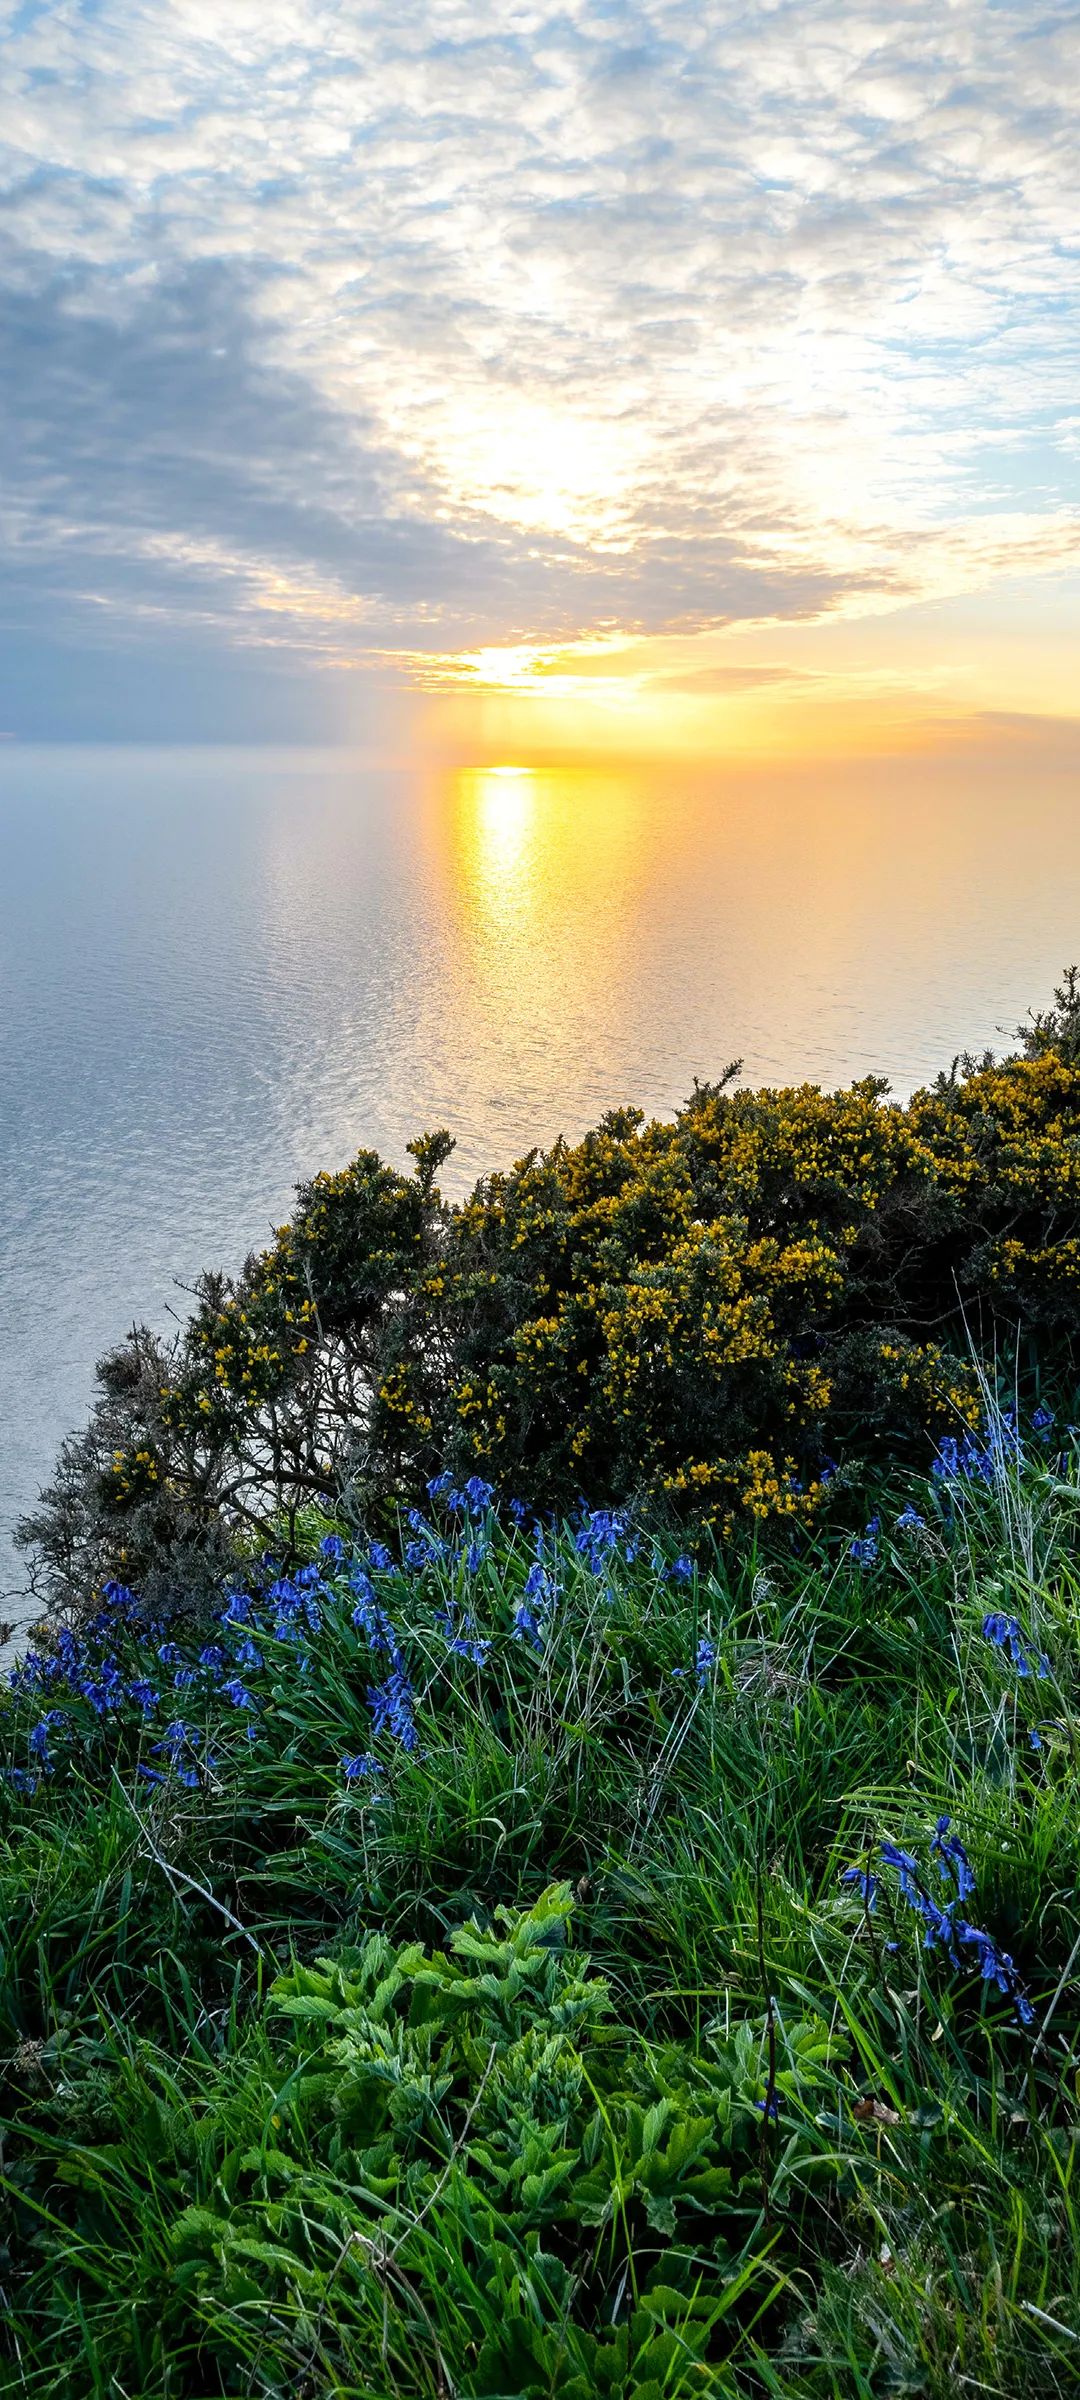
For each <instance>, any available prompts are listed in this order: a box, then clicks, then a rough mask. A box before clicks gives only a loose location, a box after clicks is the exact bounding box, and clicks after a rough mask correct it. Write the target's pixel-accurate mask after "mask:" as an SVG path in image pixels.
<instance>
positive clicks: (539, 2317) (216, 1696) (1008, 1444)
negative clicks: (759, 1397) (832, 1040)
mask: <svg viewBox="0 0 1080 2400" xmlns="http://www.w3.org/2000/svg"><path fill="white" fill-rule="evenodd" d="M519 1513H520V1512H519ZM1078 1516H1080V1492H1078V1489H1077V1478H1076V1469H1075V1459H1074V1457H1073V1454H1072V1452H1071V1451H1070V1453H1069V1455H1068V1457H1061V1456H1058V1454H1057V1449H1056V1444H1054V1445H1053V1448H1052V1449H1051V1447H1050V1445H1049V1443H1048V1442H1046V1443H1044V1445H1043V1447H1042V1448H1040V1446H1039V1444H1038V1442H1037V1441H1034V1442H1032V1443H1031V1444H1030V1445H1029V1451H1028V1455H1027V1456H1024V1455H1022V1454H1021V1451H1020V1448H1019V1444H1018V1443H1017V1442H1016V1441H1015V1440H1013V1439H1012V1438H1011V1437H1010V1436H1009V1435H1008V1432H1007V1430H1006V1432H1005V1433H1004V1434H1003V1433H1002V1429H1001V1427H1000V1425H999V1427H998V1429H997V1433H996V1435H995V1436H994V1438H992V1439H991V1438H988V1439H987V1440H986V1442H985V1443H984V1446H983V1447H982V1448H981V1450H980V1449H978V1448H977V1447H976V1446H975V1445H972V1444H969V1445H968V1446H967V1448H966V1450H965V1451H964V1453H963V1454H959V1455H957V1456H955V1457H953V1458H952V1459H951V1460H947V1461H946V1471H944V1472H939V1474H938V1476H937V1477H936V1479H935V1480H934V1481H933V1482H932V1483H930V1484H928V1485H924V1486H922V1487H920V1488H917V1489H913V1488H910V1487H909V1488H907V1489H905V1490H904V1491H902V1492H900V1493H899V1494H897V1493H895V1492H891V1493H885V1494H883V1496H882V1498H881V1500H880V1503H879V1519H880V1522H879V1523H878V1524H877V1525H876V1526H872V1527H871V1528H869V1529H868V1530H867V1532H866V1534H865V1535H862V1536H860V1537H859V1539H858V1540H857V1541H856V1543H855V1544H854V1545H850V1546H849V1543H848V1542H847V1540H843V1541H841V1540H840V1539H839V1537H836V1536H833V1537H832V1538H831V1540H830V1539H829V1538H827V1537H826V1536H825V1535H817V1536H815V1537H814V1538H813V1539H812V1540H811V1539H805V1540H804V1541H803V1546H802V1547H801V1548H797V1547H795V1546H789V1547H788V1548H786V1549H784V1550H778V1551H776V1553H775V1555H772V1556H770V1557H769V1558H768V1559H767V1560H766V1559H764V1558H763V1557H762V1556H758V1555H756V1554H754V1553H753V1552H751V1553H749V1554H742V1555H740V1556H738V1557H736V1556H734V1554H729V1553H727V1552H725V1551H723V1550H721V1549H713V1548H711V1547H705V1548H703V1549H702V1552H701V1554H700V1555H699V1556H698V1558H697V1559H696V1560H695V1561H694V1562H693V1563H692V1562H691V1561H690V1560H689V1559H685V1558H676V1557H675V1556H674V1555H673V1553H672V1548H671V1545H670V1544H667V1545H665V1544H664V1543H662V1542H660V1541H654V1540H653V1539H652V1538H651V1537H650V1535H649V1534H648V1532H647V1530H642V1529H641V1528H640V1527H638V1528H635V1527H634V1526H633V1525H632V1524H630V1523H629V1522H628V1521H627V1520H626V1519H625V1518H620V1517H611V1516H607V1515H604V1514H602V1513H601V1514H599V1515H594V1516H591V1517H588V1518H586V1517H581V1518H579V1519H578V1520H576V1521H575V1522H574V1523H572V1524H570V1525H567V1526H565V1527H563V1528H562V1529H553V1528H551V1527H546V1526H535V1525H534V1524H533V1523H532V1522H531V1521H529V1520H526V1519H524V1517H523V1516H522V1518H521V1521H519V1522H514V1521H512V1520H511V1519H509V1518H507V1517H505V1516H504V1517H502V1518H500V1517H499V1516H498V1515H497V1514H495V1513H494V1512H493V1509H492V1507H491V1505H490V1498H489V1495H488V1494H487V1493H486V1491H485V1489H484V1487H482V1486H479V1485H474V1486H472V1487H466V1490H465V1491H464V1492H461V1493H457V1492H455V1491H453V1490H452V1489H447V1486H446V1480H445V1479H443V1480H442V1482H441V1485H440V1486H439V1487H437V1488H436V1490H435V1491H434V1493H433V1497H432V1505H431V1508H430V1511H429V1512H427V1513H426V1514H425V1516H424V1518H423V1519H421V1518H419V1517H416V1518H414V1520H413V1521H412V1522H410V1523H408V1524H406V1525H404V1526H403V1527H402V1533H401V1544H400V1546H399V1547H398V1549H397V1550H396V1551H395V1553H394V1555H393V1556H391V1555H390V1554H389V1553H388V1552H386V1551H383V1550H382V1549H381V1548H380V1546H379V1545H378V1544H377V1543H376V1544H373V1545H371V1546H370V1547H367V1546H360V1547H358V1546H357V1544H356V1542H355V1540H354V1539H353V1537H352V1536H351V1535H349V1534H348V1532H347V1531H346V1529H345V1528H344V1527H342V1528H340V1529H336V1528H334V1527H332V1526H330V1525H329V1524H328V1522H327V1520H326V1519H324V1518H322V1519H321V1518H318V1517H316V1516H315V1515H314V1514H312V1515H311V1516H310V1517H308V1518H307V1519H305V1520H303V1521H302V1523H301V1526H300V1536H299V1539H300V1560H301V1562H302V1561H303V1559H305V1558H306V1559H307V1560H308V1562H309V1563H308V1565H307V1568H306V1569H305V1568H304V1567H303V1564H302V1563H301V1564H300V1566H299V1567H298V1563H297V1558H296V1556H294V1557H293V1558H292V1560H291V1562H290V1564H289V1566H288V1570H287V1571H285V1570H284V1569H283V1568H282V1567H281V1565H280V1563H279V1562H278V1563H275V1562H271V1561H267V1560H262V1561H259V1560H256V1559H255V1558H254V1557H253V1558H252V1559H250V1560H249V1561H248V1569H247V1572H246V1575H245V1578H244V1582H243V1592H242V1594H241V1593H240V1587H239V1584H238V1585H237V1587H236V1591H235V1592H234V1593H233V1595H232V1597H231V1598H230V1597H229V1594H228V1593H223V1594H222V1601H221V1609H222V1616H221V1621H220V1622H218V1623H216V1624H212V1625H207V1623H206V1622H205V1621H201V1622H199V1623H195V1622H192V1623H191V1624H188V1625H185V1624H184V1623H182V1622H181V1623H179V1624H176V1623H172V1624H170V1625H169V1626H168V1627H167V1628H166V1627H163V1626H153V1625H149V1626H148V1625H147V1624H146V1622H145V1620H144V1619H143V1617H142V1616H141V1614H140V1612H139V1610H138V1607H137V1604H136V1603H135V1602H134V1600H133V1599H131V1598H130V1597H129V1596H128V1595H126V1594H124V1593H123V1592H118V1591H117V1590H116V1589H115V1587H114V1588H113V1589H112V1590H111V1591H110V1593H109V1594H107V1595H106V1596H105V1599H104V1601H103V1605H102V1610H101V1614H100V1617H99V1619H98V1622H97V1626H96V1628H91V1630H90V1631H89V1632H86V1631H82V1632H80V1633H79V1635H78V1636H77V1637H75V1636H71V1637H68V1641H67V1646H66V1648H65V1647H64V1645H63V1644H61V1649H60V1651H59V1652H57V1651H56V1650H55V1649H53V1650H49V1649H48V1648H46V1649H44V1650H43V1651H42V1653H41V1658H40V1663H39V1664H37V1665H35V1664H34V1662H33V1661H31V1664H30V1666H29V1668H28V1669H27V1670H26V1671H25V1672H24V1674H23V1677H22V1678H21V1680H20V1682H19V1684H18V1686H17V1688H16V1689H14V1690H13V1691H12V1692H10V1693H9V1694H7V1695H5V1697H4V1699H3V1701H2V1702H0V1760H2V1762H3V1764H4V1768H5V1774H4V1780H3V1783H2V1785H0V2077H2V2082H0V2135H2V2142H3V2151H2V2165H0V2243H2V2245H3V2247H2V2251H0V2390H2V2391H3V2392H5V2393H8V2392H10V2393H12V2394H15V2393H26V2394H29V2395H38V2394H46V2393H64V2394H71V2395H72V2400H84V2396H86V2400H91V2396H93V2400H218V2396H219V2395H226V2394H227V2395H234V2394H235V2395H241V2394H251V2395H256V2396H261V2400H271V2396H273V2400H277V2396H279V2395H280V2396H282V2400H284V2396H285V2395H289V2400H323V2396H324V2395H325V2396H329V2395H334V2396H335V2400H337V2396H339V2395H340V2396H342V2400H345V2396H348V2400H391V2396H395V2400H396V2396H397V2395H402V2396H404V2400H413V2396H420V2395H423V2396H424V2400H452V2396H453V2395H457V2394H460V2395H462V2400H482V2396H486V2400H542V2396H547V2395H552V2400H554V2396H555V2395H558V2396H559V2400H590V2396H591V2395H592V2394H594V2393H595V2394H599V2395H603V2396H605V2400H621V2396H622V2395H626V2396H627V2400H629V2396H630V2395H634V2396H635V2400H683V2396H684V2395H690V2394H696V2393H705V2394H710V2395H732V2396H736V2395H738V2396H741V2395H746V2396H747V2400H750V2396H755V2400H756V2396H757V2395H762V2396H771V2395H780V2394H784V2395H792V2396H793V2400H795V2396H802V2395H805V2400H827V2396H828V2400H833V2396H835V2400H847V2396H848V2395H851V2396H852V2400H863V2396H865V2400H877V2396H878V2395H886V2394H902V2393H910V2394H921V2393H925V2394H929V2395H936V2394H942V2395H944V2394H945V2393H946V2392H948V2393H949V2394H952V2393H954V2392H957V2393H959V2392H971V2393H982V2394H991V2395H996V2396H997V2400H1026V2396H1027V2395H1030V2396H1031V2400H1036V2396H1039V2395H1042V2394H1045V2393H1056V2392H1059V2391H1060V2392H1068V2391H1072V2390H1074V2389H1075V2388H1077V2385H1078V2383H1080V2372H1078V2370H1080V2250H1078V2245H1077V2240H1076V2235H1077V2225H1076V2222H1075V2214H1074V2209H1075V2202H1074V2187H1075V2176H1076V2166H1075V2161H1076V2152H1077V2133H1078V2128H1080V2096H1078V2080H1077V2055H1076V2051H1077V2042H1078V2040H1080V2012H1078V2007H1077V1984H1076V1961H1077V1945H1078V1943H1080V1903H1078V1899H1077V1886H1078V1867H1080V1765H1078V1755H1077V1732H1078V1729H1080V1713H1078V1692H1080V1674H1078V1662H1080V1651H1078V1614H1077V1612H1078V1591H1080V1568H1078V1563H1077V1561H1078V1552H1077V1527H1078ZM898 1519H899V1520H900V1522H899V1524H898V1522H897V1520H898ZM853 1552H854V1554H852V1553H853ZM943 1819H948V1824H947V1825H946V1826H944V1828H943V1827H942V1823H941V1821H942V1820H943ZM882 1843H885V1844H886V1845H894V1846H895V1849H898V1850H899V1853H900V1863H897V1859H896V1855H895V1849H894V1850H892V1851H890V1850H889V1848H888V1847H887V1848H886V1851H885V1853H884V1854H883V1852H882ZM890 1861H891V1862H892V1863H890ZM904 1861H906V1862H907V1863H906V1864H904V1863H903V1862H904Z"/></svg>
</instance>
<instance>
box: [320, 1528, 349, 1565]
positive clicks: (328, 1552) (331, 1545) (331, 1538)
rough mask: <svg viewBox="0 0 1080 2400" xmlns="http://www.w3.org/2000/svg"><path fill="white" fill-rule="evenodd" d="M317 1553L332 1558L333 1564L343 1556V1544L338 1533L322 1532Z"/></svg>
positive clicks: (322, 1556)
mask: <svg viewBox="0 0 1080 2400" xmlns="http://www.w3.org/2000/svg"><path fill="white" fill-rule="evenodd" d="M319 1555H320V1557H321V1558H328V1559H330V1560H332V1562H333V1563H334V1565H335V1566H336V1565H337V1562H338V1560H339V1559H341V1558H344V1556H345V1544H344V1542H343V1541H342V1538H341V1535H340V1533H324V1535H323V1537H322V1540H321V1542H320V1543H319Z"/></svg>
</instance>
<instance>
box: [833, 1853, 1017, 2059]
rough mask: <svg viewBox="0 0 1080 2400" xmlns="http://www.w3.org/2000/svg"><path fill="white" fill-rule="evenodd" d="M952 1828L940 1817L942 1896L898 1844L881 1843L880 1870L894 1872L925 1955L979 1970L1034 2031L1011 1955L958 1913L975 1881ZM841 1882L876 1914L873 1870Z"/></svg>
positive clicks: (849, 1874) (937, 1860)
mask: <svg viewBox="0 0 1080 2400" xmlns="http://www.w3.org/2000/svg"><path fill="white" fill-rule="evenodd" d="M950 1825H951V1820H950V1819H949V1818H948V1817H939V1818H938V1821H937V1824H936V1826H935V1828H934V1832H933V1835H932V1837H931V1841H930V1856H931V1858H932V1859H933V1861H934V1864H935V1866H936V1868H937V1875H938V1881H939V1884H940V1886H941V1887H943V1888H942V1889H941V1890H940V1891H935V1890H934V1889H933V1888H932V1885H931V1878H930V1876H929V1875H928V1874H924V1872H923V1869H922V1868H921V1867H920V1865H919V1861H918V1859H917V1858H915V1857H914V1856H913V1855H912V1853H911V1851H910V1850H902V1849H901V1848H900V1846H899V1844H898V1843H896V1842H890V1841H883V1842H879V1844H878V1854H879V1857H880V1860H881V1864H882V1866H883V1867H889V1868H891V1870H892V1872H893V1874H894V1875H895V1877H896V1882H897V1887H898V1889H899V1892H900V1897H901V1899H902V1900H903V1901H904V1902H905V1904H906V1906H907V1907H908V1908H910V1909H911V1910H912V1911H913V1913H914V1914H915V1916H917V1917H918V1919H919V1922H920V1924H921V1926H922V1939H923V1948H924V1950H935V1949H940V1950H942V1951H943V1952H944V1954H945V1956H946V1958H947V1959H948V1961H949V1963H950V1965H951V1966H952V1967H955V1968H956V1969H957V1971H958V1972H960V1971H962V1970H963V1968H964V1966H965V1965H971V1964H973V1965H976V1966H977V1967H978V1970H979V1973H980V1975H981V1977H982V1979H983V1982H984V1983H993V1984H996V1986H997V1989H998V1991H999V1992H1001V1994H1002V1995H1003V1997H1004V1998H1005V1999H1007V2000H1011V2001H1012V2004H1013V2007H1014V2008H1015V2010H1016V2014H1017V2016H1018V2018H1019V2020H1020V2023H1021V2024H1022V2025H1030V2024H1031V2023H1032V2022H1033V2019H1034V2014H1035V2012H1034V2009H1033V2008H1032V2005H1031V2002H1030V2000H1029V1999H1028V1997H1027V1995H1026V1993H1025V1991H1024V1989H1023V1985H1022V1984H1021V1981H1020V1978H1019V1976H1018V1974H1017V1971H1016V1968H1015V1966H1014V1965H1013V1961H1012V1959H1011V1958H1010V1956H1009V1953H1008V1951H1007V1950H1002V1949H1000V1948H999V1946H998V1944H997V1943H996V1942H995V1940H994V1938H993V1935H992V1934H989V1933H984V1932H983V1930H982V1928H981V1927H980V1926H978V1925H972V1924H970V1923H969V1922H968V1920H967V1918H966V1917H965V1916H962V1915H961V1913H960V1912H961V1910H962V1908H963V1906H964V1903H965V1902H966V1901H968V1900H970V1899H971V1898H972V1895H973V1894H974V1891H975V1876H974V1874H973V1872H972V1867H971V1861H970V1859H969V1858H968V1855H967V1851H966V1850H965V1848H964V1845H963V1842H962V1841H961V1840H960V1837H959V1835H958V1834H955V1833H953V1832H952V1831H951V1830H950ZM840 1881H841V1884H843V1885H846V1886H847V1887H848V1888H849V1889H851V1890H854V1891H857V1892H858V1894H859V1896H860V1898H861V1900H862V1901H863V1904H864V1906H865V1907H866V1908H867V1909H871V1910H872V1909H875V1908H876V1906H877V1900H878V1892H879V1888H880V1886H879V1879H878V1877H877V1876H876V1875H874V1874H872V1873H871V1871H870V1869H869V1868H867V1867H864V1866H855V1867H846V1868H845V1869H844V1872H843V1874H842V1875H841V1877H840ZM965 1950H966V1951H971V1952H973V1953H974V1958H973V1959H965V1958H964V1956H963V1953H964V1951H965Z"/></svg>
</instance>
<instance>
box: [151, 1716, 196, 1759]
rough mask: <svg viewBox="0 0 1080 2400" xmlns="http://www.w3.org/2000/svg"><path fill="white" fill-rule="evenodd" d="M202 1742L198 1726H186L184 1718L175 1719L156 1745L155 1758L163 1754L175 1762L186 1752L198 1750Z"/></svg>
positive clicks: (167, 1726)
mask: <svg viewBox="0 0 1080 2400" xmlns="http://www.w3.org/2000/svg"><path fill="white" fill-rule="evenodd" d="M201 1740H202V1735H201V1734H200V1732H199V1730H198V1727H197V1726H194V1725H185V1723H184V1720H183V1718H182V1717H174V1718H173V1721H172V1724H171V1725H166V1727H165V1731H164V1733H163V1734H162V1737H161V1740H160V1742H155V1743H154V1756H155V1757H157V1756H158V1754H159V1753H160V1752H163V1753H164V1755H165V1757H166V1758H168V1759H169V1760H171V1761H173V1762H175V1760H176V1759H178V1758H179V1757H181V1756H182V1754H183V1752H184V1751H185V1750H197V1749H198V1746H199V1743H200V1741H201Z"/></svg>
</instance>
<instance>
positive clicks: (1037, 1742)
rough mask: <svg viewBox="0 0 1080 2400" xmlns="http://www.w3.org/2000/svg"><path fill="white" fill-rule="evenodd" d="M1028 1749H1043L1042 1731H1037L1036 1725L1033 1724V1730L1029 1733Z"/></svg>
mask: <svg viewBox="0 0 1080 2400" xmlns="http://www.w3.org/2000/svg"><path fill="white" fill-rule="evenodd" d="M1028 1749H1029V1750H1041V1749H1042V1735H1041V1734H1040V1733H1037V1732H1036V1730H1035V1727H1034V1725H1033V1726H1032V1728H1031V1731H1030V1733H1029V1734H1028Z"/></svg>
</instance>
